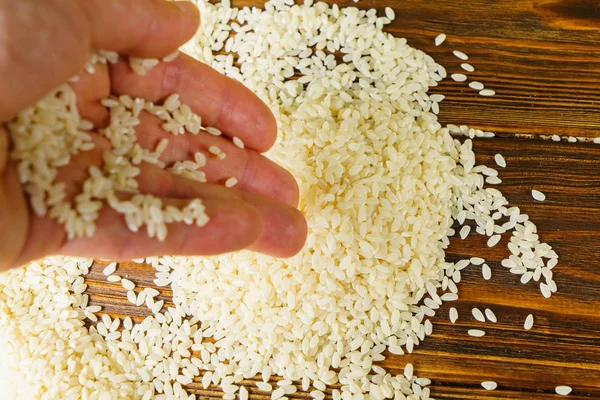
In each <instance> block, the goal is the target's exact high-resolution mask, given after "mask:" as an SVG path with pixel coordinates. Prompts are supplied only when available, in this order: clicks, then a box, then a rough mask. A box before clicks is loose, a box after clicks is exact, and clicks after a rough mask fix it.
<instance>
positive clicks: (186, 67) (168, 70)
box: [111, 54, 277, 152]
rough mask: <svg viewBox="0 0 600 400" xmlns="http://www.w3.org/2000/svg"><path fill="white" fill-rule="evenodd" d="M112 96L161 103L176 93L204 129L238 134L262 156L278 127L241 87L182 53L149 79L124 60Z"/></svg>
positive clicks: (115, 70)
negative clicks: (261, 153)
mask: <svg viewBox="0 0 600 400" xmlns="http://www.w3.org/2000/svg"><path fill="white" fill-rule="evenodd" d="M111 81H112V89H113V92H114V93H115V94H117V95H120V94H128V95H130V96H134V97H143V98H145V99H146V100H149V101H153V102H157V103H158V102H160V101H162V100H164V99H165V98H166V97H168V96H169V95H171V94H173V93H178V94H179V98H180V99H181V101H182V102H183V103H185V104H187V105H189V106H190V107H191V109H192V110H193V111H194V112H195V113H197V114H198V115H200V116H201V117H202V120H203V125H205V126H213V127H216V128H218V129H220V130H221V131H222V132H223V133H224V134H225V135H226V136H228V137H230V138H232V137H233V136H237V137H239V138H240V139H242V141H244V143H245V145H246V146H247V147H249V148H252V149H254V150H256V151H258V152H264V151H267V150H268V149H269V148H270V147H271V146H272V145H273V143H274V142H275V139H276V137H277V124H276V122H275V118H274V117H273V114H272V113H271V111H270V110H269V108H268V107H267V106H266V105H265V104H264V103H263V102H262V101H261V100H260V99H259V98H258V97H256V95H254V94H253V93H252V92H251V91H250V90H249V89H247V88H246V87H244V86H243V85H242V84H241V83H239V82H236V81H234V80H233V79H230V78H227V77H226V76H224V75H222V74H220V73H218V72H217V71H215V70H213V69H212V68H210V67H209V66H207V65H204V64H202V63H200V62H198V61H196V60H194V59H192V58H191V57H188V56H186V55H184V54H181V55H179V56H178V57H177V58H176V59H175V60H174V61H172V62H170V63H160V64H159V65H157V66H156V67H154V68H153V69H152V70H151V71H150V72H149V73H148V74H146V75H145V76H139V75H137V74H135V73H134V72H133V71H131V69H130V68H129V65H128V64H127V63H126V62H123V61H121V62H119V63H118V64H116V65H113V66H111Z"/></svg>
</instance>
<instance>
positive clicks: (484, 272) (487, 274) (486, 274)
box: [481, 264, 492, 281]
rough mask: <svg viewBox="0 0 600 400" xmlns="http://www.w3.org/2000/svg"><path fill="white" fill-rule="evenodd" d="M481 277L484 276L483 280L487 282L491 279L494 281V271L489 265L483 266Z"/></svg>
mask: <svg viewBox="0 0 600 400" xmlns="http://www.w3.org/2000/svg"><path fill="white" fill-rule="evenodd" d="M481 275H482V276H483V279H485V280H486V281H489V280H490V279H492V269H491V268H490V266H489V265H487V264H483V265H482V266H481Z"/></svg>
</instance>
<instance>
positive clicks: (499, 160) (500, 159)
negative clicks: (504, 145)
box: [494, 153, 506, 168]
mask: <svg viewBox="0 0 600 400" xmlns="http://www.w3.org/2000/svg"><path fill="white" fill-rule="evenodd" d="M494 161H496V164H497V165H498V166H499V167H500V168H506V160H505V159H504V157H503V156H502V154H499V153H498V154H496V155H495V156H494Z"/></svg>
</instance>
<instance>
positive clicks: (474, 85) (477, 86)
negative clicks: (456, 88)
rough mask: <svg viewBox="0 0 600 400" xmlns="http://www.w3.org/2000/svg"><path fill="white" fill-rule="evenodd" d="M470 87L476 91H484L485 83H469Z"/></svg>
mask: <svg viewBox="0 0 600 400" xmlns="http://www.w3.org/2000/svg"><path fill="white" fill-rule="evenodd" d="M469 87H470V88H471V89H475V90H482V89H483V88H484V86H483V83H481V82H477V81H471V82H469Z"/></svg>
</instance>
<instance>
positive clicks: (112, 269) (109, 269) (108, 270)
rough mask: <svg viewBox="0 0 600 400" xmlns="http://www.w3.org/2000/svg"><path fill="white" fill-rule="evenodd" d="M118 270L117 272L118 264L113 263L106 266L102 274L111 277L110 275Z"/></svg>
mask: <svg viewBox="0 0 600 400" xmlns="http://www.w3.org/2000/svg"><path fill="white" fill-rule="evenodd" d="M116 270H117V263H116V262H112V263H110V264H108V265H107V266H106V268H104V270H103V271H102V273H103V274H104V275H105V276H109V275H111V274H113V273H114V272H115V271H116Z"/></svg>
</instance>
